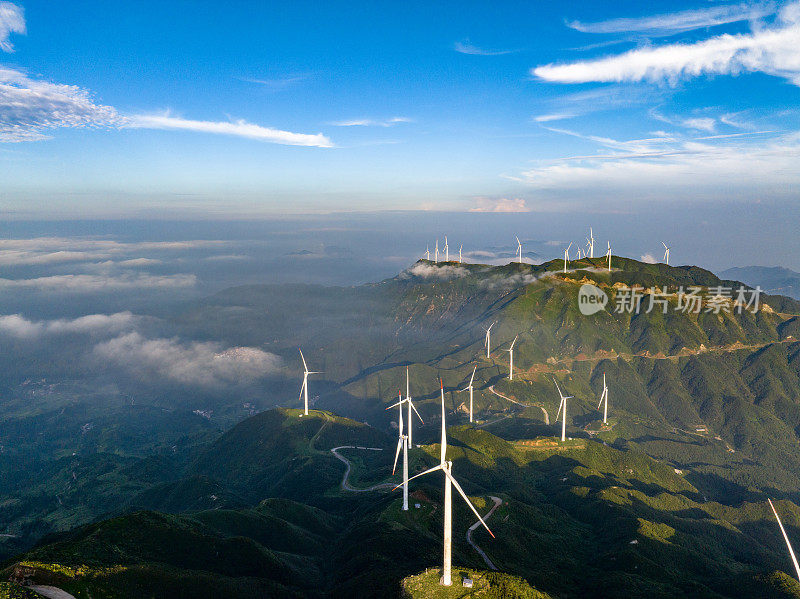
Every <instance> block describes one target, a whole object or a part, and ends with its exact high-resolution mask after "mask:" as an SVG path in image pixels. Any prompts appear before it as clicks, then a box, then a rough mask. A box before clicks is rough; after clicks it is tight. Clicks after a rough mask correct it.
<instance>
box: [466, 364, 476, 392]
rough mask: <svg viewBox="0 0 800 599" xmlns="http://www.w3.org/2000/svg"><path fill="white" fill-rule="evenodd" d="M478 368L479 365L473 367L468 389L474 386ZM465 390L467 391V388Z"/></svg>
mask: <svg viewBox="0 0 800 599" xmlns="http://www.w3.org/2000/svg"><path fill="white" fill-rule="evenodd" d="M477 370H478V367H477V366H475V368H473V369H472V376H471V377H469V385H467V389H469V388H470V387H472V381H474V380H475V372H476V371H477ZM465 391H466V389H465Z"/></svg>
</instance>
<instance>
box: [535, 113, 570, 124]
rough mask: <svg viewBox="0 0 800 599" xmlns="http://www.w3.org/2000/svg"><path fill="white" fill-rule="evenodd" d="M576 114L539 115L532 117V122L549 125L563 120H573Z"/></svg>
mask: <svg viewBox="0 0 800 599" xmlns="http://www.w3.org/2000/svg"><path fill="white" fill-rule="evenodd" d="M576 116H578V115H576V114H574V113H571V112H556V113H552V114H540V115H539V116H535V117H533V120H534V121H536V122H537V123H549V122H550V121H561V120H564V119H572V118H575V117H576Z"/></svg>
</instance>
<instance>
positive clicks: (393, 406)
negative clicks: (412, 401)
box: [386, 399, 406, 410]
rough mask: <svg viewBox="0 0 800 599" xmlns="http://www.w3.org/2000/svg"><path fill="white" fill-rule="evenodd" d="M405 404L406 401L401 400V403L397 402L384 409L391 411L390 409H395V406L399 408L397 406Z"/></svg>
mask: <svg viewBox="0 0 800 599" xmlns="http://www.w3.org/2000/svg"><path fill="white" fill-rule="evenodd" d="M405 402H406V400H405V399H403V400H401V401H398V402H397V403H393V404H392V405H390V406H389V407H388V408H386V409H387V410H391V409H392V408H396V407H397V406H399V405H401V404H403V403H405Z"/></svg>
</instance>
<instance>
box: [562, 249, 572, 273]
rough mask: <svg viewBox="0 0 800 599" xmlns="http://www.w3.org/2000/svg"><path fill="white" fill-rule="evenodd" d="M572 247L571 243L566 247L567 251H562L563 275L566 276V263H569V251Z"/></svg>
mask: <svg viewBox="0 0 800 599" xmlns="http://www.w3.org/2000/svg"><path fill="white" fill-rule="evenodd" d="M571 247H572V243H570V244H569V246H567V249H565V250H564V274H567V262H569V249H570V248H571Z"/></svg>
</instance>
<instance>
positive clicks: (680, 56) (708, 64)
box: [531, 2, 800, 86]
mask: <svg viewBox="0 0 800 599" xmlns="http://www.w3.org/2000/svg"><path fill="white" fill-rule="evenodd" d="M798 47H800V3H797V2H795V3H792V4H788V5H786V6H785V7H784V8H783V9H782V10H781V12H780V14H779V16H778V19H777V23H776V25H774V26H773V27H770V28H766V29H761V30H757V31H754V32H752V33H749V34H739V35H728V34H726V35H720V36H717V37H712V38H710V39H708V40H705V41H702V42H697V43H690V44H669V45H665V46H661V47H657V48H640V49H636V50H631V51H629V52H625V53H624V54H619V55H616V56H610V57H607V58H600V59H597V60H586V61H579V62H573V63H567V64H548V65H543V66H540V67H536V68H534V69H532V70H531V72H532V74H533V75H535V76H536V77H539V78H540V79H544V80H546V81H557V82H561V83H587V82H622V81H653V82H656V81H668V82H670V83H675V82H677V81H678V80H680V79H681V78H686V77H697V76H700V75H704V74H726V75H737V74H739V73H752V72H763V73H767V74H770V75H775V76H778V77H784V78H786V79H788V80H789V81H791V82H792V83H793V84H795V85H798V86H800V52H798V51H797V48H798Z"/></svg>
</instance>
